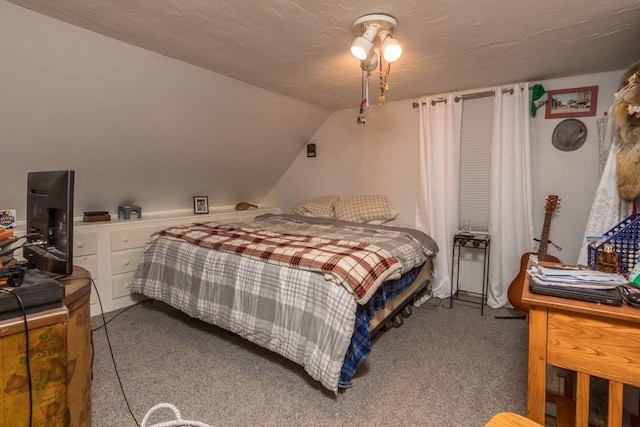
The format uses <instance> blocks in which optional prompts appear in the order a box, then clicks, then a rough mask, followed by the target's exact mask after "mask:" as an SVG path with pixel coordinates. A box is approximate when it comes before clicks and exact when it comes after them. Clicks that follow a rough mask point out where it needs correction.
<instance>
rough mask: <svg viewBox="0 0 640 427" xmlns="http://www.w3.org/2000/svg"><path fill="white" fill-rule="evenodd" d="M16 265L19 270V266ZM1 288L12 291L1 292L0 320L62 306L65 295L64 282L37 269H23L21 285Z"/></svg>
mask: <svg viewBox="0 0 640 427" xmlns="http://www.w3.org/2000/svg"><path fill="white" fill-rule="evenodd" d="M14 267H16V271H17V268H18V266H14ZM5 268H6V267H5ZM0 289H5V290H10V291H11V292H0V320H5V319H11V318H14V317H18V316H22V315H24V314H31V313H38V312H41V311H44V310H50V309H53V308H59V307H62V304H63V301H64V297H65V289H64V285H63V284H62V283H60V282H58V281H56V280H54V279H52V278H51V277H49V275H48V273H45V272H41V271H38V270H35V269H31V270H26V269H24V268H23V269H22V284H21V286H19V287H13V288H9V287H7V286H4V287H1V288H0ZM12 294H15V295H12ZM16 295H18V296H19V297H20V300H21V302H22V304H20V302H18V300H17V298H16V297H15V296H16ZM23 308H24V311H23Z"/></svg>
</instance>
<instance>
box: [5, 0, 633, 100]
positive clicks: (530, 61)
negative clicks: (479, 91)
mask: <svg viewBox="0 0 640 427" xmlns="http://www.w3.org/2000/svg"><path fill="white" fill-rule="evenodd" d="M12 2H13V3H16V4H19V5H22V6H24V7H27V8H29V9H32V10H34V11H37V12H40V13H43V14H46V15H49V16H51V17H54V18H57V19H60V20H63V21H66V22H68V23H71V24H75V25H78V26H81V27H84V28H86V29H89V30H92V31H95V32H98V33H101V34H103V35H106V36H109V37H113V38H115V39H118V40H121V41H124V42H127V43H131V44H133V45H137V46H140V47H143V48H146V49H149V50H151V51H155V52H157V53H160V54H162V55H166V56H169V57H172V58H175V59H179V60H182V61H185V62H187V63H190V64H193V65H197V66H200V67H203V68H206V69H209V70H212V71H214V72H217V73H220V74H223V75H226V76H229V77H232V78H234V79H237V80H240V81H243V82H246V83H248V84H251V85H254V86H257V87H260V88H263V89H266V90H269V91H272V92H275V93H278V94H282V95H285V96H289V97H292V98H295V99H299V100H303V101H306V102H309V103H313V104H316V105H318V106H322V107H325V108H329V109H341V108H348V107H355V106H357V105H358V104H359V101H360V96H361V93H360V90H361V89H360V88H361V83H360V81H361V71H360V68H359V64H358V63H357V61H356V60H355V59H353V58H352V57H351V56H350V54H349V52H348V47H349V45H350V43H351V41H352V38H353V35H352V30H351V24H352V22H353V21H354V20H355V19H356V18H358V17H359V16H361V15H364V14H367V13H388V14H391V15H393V16H395V17H396V18H397V19H398V21H399V28H398V30H397V32H396V37H397V39H398V40H399V41H401V42H402V44H403V45H404V48H405V54H404V55H403V57H402V58H401V59H400V61H399V62H398V63H396V64H394V65H393V67H392V72H391V91H390V92H389V93H388V95H387V100H390V101H392V100H400V99H409V98H417V97H419V96H422V95H427V94H436V93H443V92H449V91H457V90H464V89H471V88H480V87H486V86H491V85H495V84H504V83H511V82H516V81H535V80H539V79H549V78H557V77H564V76H571V75H578V74H589V73H592V72H602V71H612V70H621V69H626V68H628V67H629V66H630V65H631V64H632V63H634V62H636V61H637V60H638V59H640V55H639V51H638V45H640V24H638V23H639V22H640V3H639V2H638V0H599V1H584V0H538V1H531V0H509V1H495V0H487V1H475V2H471V1H468V0H453V1H451V0H429V1H427V0H395V1H392V2H390V1H373V2H372V1H364V0H350V1H344V0H343V1H317V0H295V1H293V0H269V1H266V0H264V1H263V0H233V1H205V0H137V1H127V2H123V1H121V0H46V1H45V0H12Z"/></svg>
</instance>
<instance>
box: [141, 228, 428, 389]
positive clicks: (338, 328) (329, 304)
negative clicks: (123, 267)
mask: <svg viewBox="0 0 640 427" xmlns="http://www.w3.org/2000/svg"><path fill="white" fill-rule="evenodd" d="M233 226H235V227H243V228H260V229H264V230H270V231H274V232H278V233H290V234H304V235H312V236H313V235H317V236H320V237H324V238H328V239H333V238H336V239H340V240H347V241H352V242H366V243H370V244H372V245H375V246H378V247H380V248H383V249H385V250H386V251H388V252H389V253H391V254H392V255H393V256H394V258H395V259H397V260H398V261H399V264H400V265H401V269H400V273H403V274H404V273H405V272H407V271H409V270H411V269H412V268H413V267H415V266H418V265H421V264H423V263H424V262H425V260H426V259H427V257H428V256H433V255H435V253H436V251H437V247H436V246H434V245H429V244H428V242H427V243H424V242H422V241H421V240H419V239H417V238H416V237H415V236H412V235H410V234H408V233H406V232H403V231H401V230H393V229H390V228H388V227H387V229H369V228H365V227H357V226H355V225H354V224H352V226H344V225H340V226H338V225H334V224H324V223H322V224H314V223H308V222H306V220H305V221H303V220H302V219H295V218H283V217H272V218H265V219H263V220H261V221H255V222H251V223H237V224H233ZM131 290H132V292H134V293H140V294H144V295H146V296H148V297H149V298H153V299H156V300H159V301H163V302H165V303H167V304H169V305H171V306H172V307H175V308H177V309H179V310H181V311H183V312H184V313H186V314H188V315H189V316H192V317H194V318H197V319H200V320H202V321H205V322H207V323H211V324H214V325H217V326H219V327H221V328H223V329H226V330H229V331H231V332H234V333H236V334H238V335H239V336H241V337H243V338H245V339H247V340H249V341H251V342H253V343H255V344H257V345H260V346H262V347H264V348H266V349H268V350H271V351H273V352H275V353H278V354H280V355H282V356H284V357H286V358H288V359H290V360H292V361H294V362H295V363H297V364H299V365H301V366H303V367H304V369H305V371H306V372H307V373H308V374H309V375H310V376H311V377H312V378H313V379H315V380H316V381H319V382H321V383H322V385H323V386H324V387H325V388H327V389H328V390H331V391H333V392H336V393H337V391H338V389H339V387H344V386H345V385H346V384H345V382H346V383H348V382H349V376H351V375H349V376H347V377H343V378H342V384H340V375H341V371H342V369H343V364H345V355H347V353H348V349H349V348H350V345H351V340H352V337H353V335H354V327H355V325H356V311H357V309H358V307H362V308H364V306H361V305H359V304H358V303H357V302H356V301H355V299H354V297H353V295H352V294H350V293H349V292H348V291H347V290H346V289H345V288H344V286H338V285H336V284H335V283H333V282H331V281H327V280H325V278H324V276H323V275H322V274H318V273H315V272H312V271H307V270H301V269H293V268H283V267H281V266H279V265H275V264H270V263H266V262H262V261H259V260H257V259H253V258H249V257H242V256H239V255H237V254H234V253H230V252H224V251H218V250H211V249H209V248H205V247H201V246H197V245H194V244H191V243H189V242H187V241H184V240H181V239H176V238H174V237H170V236H157V237H156V238H155V239H154V240H153V241H152V242H151V244H150V245H149V246H148V247H147V248H146V250H145V253H144V254H143V257H142V260H141V261H140V264H139V265H138V269H137V271H136V274H135V276H134V280H133V284H132V288H131ZM372 301H373V299H372ZM367 305H369V304H367ZM365 332H366V329H365ZM367 354H368V351H367V352H365V353H362V354H360V353H359V354H358V355H356V357H355V359H353V360H351V359H350V360H351V363H352V365H351V366H352V368H353V369H352V370H353V371H355V368H356V367H357V366H358V365H360V363H361V362H362V361H363V360H364V358H365V357H366V355H367Z"/></svg>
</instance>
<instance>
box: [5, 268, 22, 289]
mask: <svg viewBox="0 0 640 427" xmlns="http://www.w3.org/2000/svg"><path fill="white" fill-rule="evenodd" d="M25 273H26V269H25V268H24V267H21V266H19V265H13V266H11V267H4V268H0V282H6V285H9V286H11V287H14V288H17V287H18V286H20V285H22V282H24V276H25ZM0 286H2V285H0Z"/></svg>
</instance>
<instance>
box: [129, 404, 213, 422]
mask: <svg viewBox="0 0 640 427" xmlns="http://www.w3.org/2000/svg"><path fill="white" fill-rule="evenodd" d="M162 408H169V409H171V410H172V411H173V414H174V415H175V416H176V419H175V420H171V421H165V422H162V423H160V424H153V425H150V426H148V427H171V426H190V427H212V426H210V425H209V424H205V423H201V422H200V421H190V420H183V419H182V416H181V415H180V411H178V408H176V407H175V406H174V405H172V404H170V403H159V404H157V405H156V406H154V407H153V408H151V409H149V411H148V412H147V414H146V415H145V416H144V418H143V419H142V423H141V424H140V427H147V420H148V419H149V417H150V416H151V414H153V413H154V412H155V411H156V410H157V409H162Z"/></svg>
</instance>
